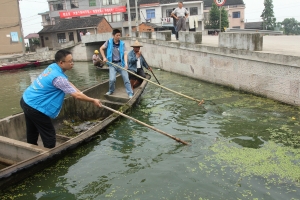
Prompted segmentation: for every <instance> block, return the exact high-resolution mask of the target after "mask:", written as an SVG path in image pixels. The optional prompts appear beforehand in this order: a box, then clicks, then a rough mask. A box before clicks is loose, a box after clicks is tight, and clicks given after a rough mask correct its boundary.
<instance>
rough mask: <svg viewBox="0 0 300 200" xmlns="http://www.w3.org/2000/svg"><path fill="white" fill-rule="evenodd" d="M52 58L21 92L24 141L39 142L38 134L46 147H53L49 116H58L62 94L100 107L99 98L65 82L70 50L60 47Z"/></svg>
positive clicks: (63, 96)
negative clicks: (92, 96)
mask: <svg viewBox="0 0 300 200" xmlns="http://www.w3.org/2000/svg"><path fill="white" fill-rule="evenodd" d="M55 61H56V63H53V64H51V65H49V66H48V67H47V68H46V69H45V70H44V71H43V72H42V73H41V74H40V75H39V76H38V77H37V78H36V79H35V81H33V82H32V84H31V85H30V86H29V87H28V88H27V89H26V90H25V91H24V93H23V96H22V98H21V101H20V104H21V107H22V109H23V111H24V115H25V121H26V134H27V142H28V143H29V144H33V145H38V144H37V141H38V137H39V135H40V136H41V138H42V141H43V144H44V147H46V148H53V147H55V143H56V133H55V129H54V126H53V124H52V121H51V118H56V117H57V116H58V114H59V112H60V110H61V107H62V104H63V101H64V98H65V94H70V95H71V96H72V97H74V98H76V99H78V100H81V101H88V102H91V103H93V104H94V105H95V106H98V107H101V102H100V100H99V99H94V98H90V97H88V96H86V95H85V94H83V93H82V92H80V90H78V89H77V88H76V87H75V86H74V85H73V84H72V83H71V82H69V81H68V77H67V75H66V74H65V72H66V71H67V70H70V69H72V68H73V66H74V63H73V57H72V54H71V52H69V51H66V50H59V51H58V52H56V54H55Z"/></svg>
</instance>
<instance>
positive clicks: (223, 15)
mask: <svg viewBox="0 0 300 200" xmlns="http://www.w3.org/2000/svg"><path fill="white" fill-rule="evenodd" d="M228 26H229V20H228V12H227V10H225V8H224V7H222V9H221V27H222V28H221V29H222V31H223V32H224V31H225V29H224V28H225V27H226V28H228Z"/></svg>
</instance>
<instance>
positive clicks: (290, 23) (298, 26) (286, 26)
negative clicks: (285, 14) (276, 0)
mask: <svg viewBox="0 0 300 200" xmlns="http://www.w3.org/2000/svg"><path fill="white" fill-rule="evenodd" d="M281 26H282V27H283V31H284V34H286V35H300V22H298V21H297V20H296V19H295V18H285V19H284V20H283V22H281Z"/></svg>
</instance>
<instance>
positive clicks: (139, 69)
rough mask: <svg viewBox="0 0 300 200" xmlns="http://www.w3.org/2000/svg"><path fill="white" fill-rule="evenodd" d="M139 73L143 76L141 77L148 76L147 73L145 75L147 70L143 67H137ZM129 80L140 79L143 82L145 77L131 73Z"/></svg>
mask: <svg viewBox="0 0 300 200" xmlns="http://www.w3.org/2000/svg"><path fill="white" fill-rule="evenodd" d="M136 74H137V75H139V76H141V77H144V78H146V75H145V72H144V70H143V68H137V72H136ZM129 80H138V81H139V82H140V83H141V82H143V79H141V78H139V77H137V76H135V75H133V74H131V73H129Z"/></svg>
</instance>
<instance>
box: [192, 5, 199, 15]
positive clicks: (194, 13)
mask: <svg viewBox="0 0 300 200" xmlns="http://www.w3.org/2000/svg"><path fill="white" fill-rule="evenodd" d="M190 15H198V8H197V7H192V8H190Z"/></svg>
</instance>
